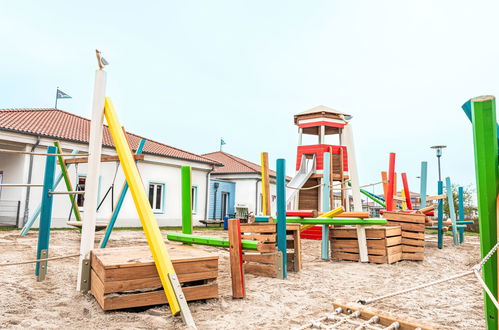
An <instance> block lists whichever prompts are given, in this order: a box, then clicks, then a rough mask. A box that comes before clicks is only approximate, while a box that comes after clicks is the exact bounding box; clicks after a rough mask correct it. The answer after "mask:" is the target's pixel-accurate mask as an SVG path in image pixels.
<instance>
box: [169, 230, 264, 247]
mask: <svg viewBox="0 0 499 330" xmlns="http://www.w3.org/2000/svg"><path fill="white" fill-rule="evenodd" d="M166 238H168V240H169V241H175V242H182V243H188V244H197V245H208V246H218V247H223V248H229V239H228V238H222V237H213V236H197V235H190V234H181V233H168V234H166ZM241 243H242V245H243V250H254V251H256V250H257V248H258V241H249V240H244V239H243V240H241Z"/></svg>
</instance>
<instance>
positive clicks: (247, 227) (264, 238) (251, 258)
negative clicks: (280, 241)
mask: <svg viewBox="0 0 499 330" xmlns="http://www.w3.org/2000/svg"><path fill="white" fill-rule="evenodd" d="M276 230H277V227H276V223H251V224H241V239H243V240H257V241H259V242H260V246H259V249H258V252H256V251H244V254H243V260H244V272H245V273H247V274H254V275H259V276H267V277H280V276H282V270H281V264H282V261H281V259H280V253H279V252H278V250H277V232H276ZM286 245H287V249H286V254H287V270H288V271H295V272H298V271H300V270H301V268H302V263H301V241H300V224H286Z"/></svg>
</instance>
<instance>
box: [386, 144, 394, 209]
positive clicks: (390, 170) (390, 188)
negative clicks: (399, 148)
mask: <svg viewBox="0 0 499 330" xmlns="http://www.w3.org/2000/svg"><path fill="white" fill-rule="evenodd" d="M394 186H395V153H394V152H391V153H390V162H389V164H388V187H387V189H386V195H387V196H386V199H385V201H386V210H387V211H393V194H394V193H395V192H394V191H393V188H394Z"/></svg>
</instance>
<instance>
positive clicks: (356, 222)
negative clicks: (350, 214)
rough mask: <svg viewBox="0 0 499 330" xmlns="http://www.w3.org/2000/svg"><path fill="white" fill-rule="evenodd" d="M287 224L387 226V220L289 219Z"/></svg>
mask: <svg viewBox="0 0 499 330" xmlns="http://www.w3.org/2000/svg"><path fill="white" fill-rule="evenodd" d="M286 222H287V223H301V224H302V225H386V219H379V218H372V219H361V218H300V217H288V218H286Z"/></svg>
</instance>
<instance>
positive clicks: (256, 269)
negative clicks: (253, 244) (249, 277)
mask: <svg viewBox="0 0 499 330" xmlns="http://www.w3.org/2000/svg"><path fill="white" fill-rule="evenodd" d="M244 272H245V273H246V274H253V275H258V276H266V277H277V270H276V267H275V265H261V264H260V265H259V264H244Z"/></svg>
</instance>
